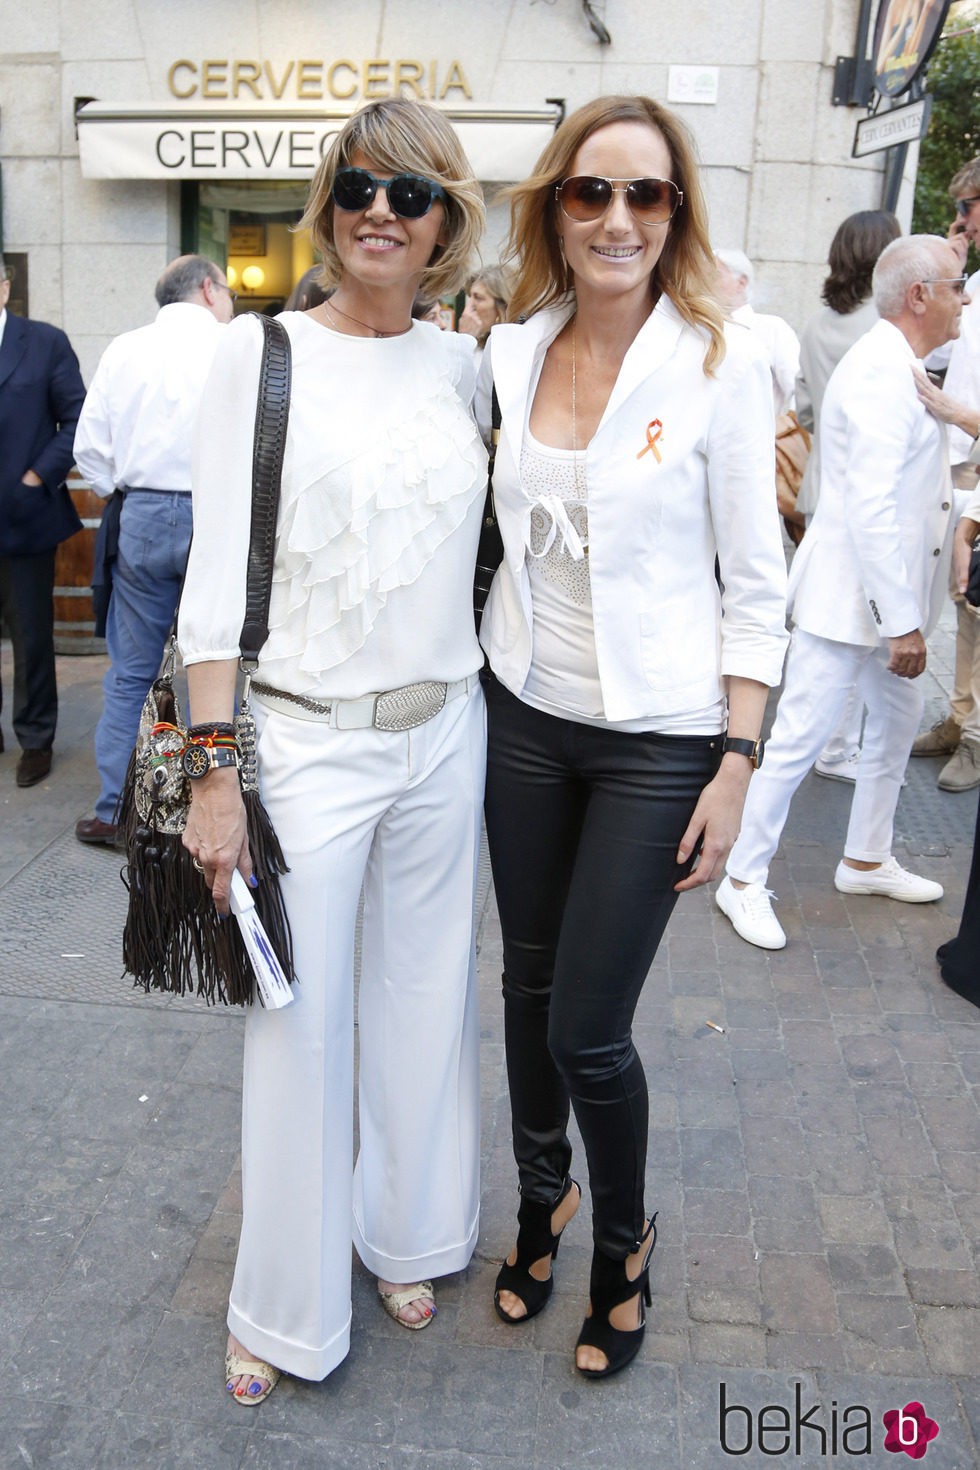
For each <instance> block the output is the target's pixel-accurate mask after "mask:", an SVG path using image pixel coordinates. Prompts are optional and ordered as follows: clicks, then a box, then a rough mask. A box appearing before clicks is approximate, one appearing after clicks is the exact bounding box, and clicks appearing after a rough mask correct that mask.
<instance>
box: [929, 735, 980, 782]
mask: <svg viewBox="0 0 980 1470" xmlns="http://www.w3.org/2000/svg"><path fill="white" fill-rule="evenodd" d="M936 785H937V786H938V787H939V789H940V791H972V790H973V789H974V788H975V787H977V786H980V740H973V739H972V738H971V737H970V736H969V735H964V736H963V739H962V740H961V741H960V743H959V745H958V746H957V748H956V750H955V751H954V752H953V754H952V755H951V756H950V758H949V760H948V761H947V762H946V764H945V765H944V766H943V768H942V770H941V771H940V772H939V779H938V781H937V782H936Z"/></svg>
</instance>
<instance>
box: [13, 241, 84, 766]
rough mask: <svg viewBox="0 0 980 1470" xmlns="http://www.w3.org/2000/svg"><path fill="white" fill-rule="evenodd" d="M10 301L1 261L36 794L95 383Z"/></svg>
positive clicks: (21, 636) (19, 593) (22, 637)
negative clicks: (59, 564) (89, 388)
mask: <svg viewBox="0 0 980 1470" xmlns="http://www.w3.org/2000/svg"><path fill="white" fill-rule="evenodd" d="M9 295H10V282H9V280H8V279H7V271H6V267H5V265H4V263H3V259H2V257H0V610H2V612H3V616H4V619H5V621H6V623H7V625H8V627H9V629H10V635H11V639H12V641H13V646H14V708H13V726H14V734H15V735H16V736H17V739H18V741H19V743H20V747H21V757H20V760H19V761H18V763H17V785H18V786H33V785H34V784H35V783H36V782H37V781H42V780H43V779H44V777H45V776H46V775H47V774H48V772H49V771H50V769H51V747H52V746H53V744H54V734H55V726H56V724H57V719H58V688H57V685H56V683H55V666H54V601H53V593H54V553H55V547H56V546H57V545H58V543H59V542H61V541H64V540H66V539H67V538H68V537H69V536H72V535H74V533H75V532H76V531H78V530H79V529H80V528H81V524H82V523H81V521H80V520H79V518H78V514H77V512H76V511H75V508H74V506H73V505H72V502H71V497H70V495H69V494H68V490H67V488H66V486H65V476H66V475H67V473H68V471H69V470H70V469H71V466H72V461H73V459H74V455H73V453H72V444H73V442H74V438H75V425H76V423H77V422H78V415H79V413H80V412H81V408H82V403H83V401H84V398H85V385H84V384H83V382H82V377H81V373H80V372H79V370H78V359H77V357H76V356H75V354H74V352H73V351H72V349H71V344H70V342H69V341H68V338H67V337H66V336H65V334H64V332H61V331H59V330H58V328H57V327H51V326H49V325H48V324H47V322H34V321H28V320H26V319H25V318H23V317H19V316H14V314H13V313H12V312H9V311H8V310H7V298H8V296H9ZM2 701H3V691H2V689H0V707H2ZM2 749H3V738H2V735H0V750H2Z"/></svg>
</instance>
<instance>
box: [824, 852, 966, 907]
mask: <svg viewBox="0 0 980 1470" xmlns="http://www.w3.org/2000/svg"><path fill="white" fill-rule="evenodd" d="M834 887H835V888H836V889H837V892H838V893H868V894H874V895H877V896H878V897H880V898H897V899H898V901H899V903H935V901H936V899H937V898H942V896H943V885H942V884H941V883H934V882H933V881H932V879H931V878H920V877H919V876H918V874H917V873H909V872H908V871H907V870H906V869H905V868H903V867H902V866H901V865H900V864H899V863H898V862H897V861H896V860H895V858H893V857H890V858H889V859H888V861H887V863H882V864H881V867H880V868H869V869H868V871H867V872H863V871H862V870H861V869H859V868H849V867H848V866H847V864H846V863H844V862H840V863H838V864H837V871H836V873H835V874H834Z"/></svg>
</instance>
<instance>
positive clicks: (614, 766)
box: [486, 678, 721, 1259]
mask: <svg viewBox="0 0 980 1470" xmlns="http://www.w3.org/2000/svg"><path fill="white" fill-rule="evenodd" d="M488 684H489V687H488V689H487V706H488V713H489V741H490V743H489V753H488V769H487V796H486V818H487V833H488V836H489V841H490V856H491V861H492V866H493V879H494V887H495V890H496V897H497V904H498V908H499V911H500V918H501V925H502V928H503V943H504V975H503V992H504V1026H505V1042H506V1050H507V1073H508V1080H509V1086H510V1101H511V1110H512V1115H513V1139H514V1153H515V1157H516V1159H517V1165H518V1173H519V1177H520V1185H521V1190H522V1193H524V1194H525V1195H526V1196H528V1197H529V1198H531V1199H535V1200H538V1201H539V1202H541V1203H549V1202H551V1201H553V1200H554V1199H555V1198H556V1196H557V1194H558V1192H559V1190H560V1189H561V1186H562V1183H563V1180H564V1178H565V1176H566V1174H567V1173H568V1171H569V1166H570V1164H571V1145H570V1143H569V1140H568V1134H567V1123H568V1110H569V1103H571V1106H572V1107H573V1108H574V1109H575V1118H576V1121H577V1123H578V1126H579V1129H580V1131H581V1134H582V1138H583V1140H584V1142H585V1151H586V1155H587V1158H588V1165H589V1184H590V1187H591V1192H592V1217H593V1239H594V1242H595V1245H596V1246H597V1248H598V1249H600V1250H601V1251H603V1252H604V1253H605V1254H606V1255H608V1256H611V1257H613V1258H614V1259H622V1258H623V1257H625V1256H626V1255H628V1254H629V1253H630V1252H631V1251H633V1250H635V1249H636V1246H637V1243H638V1241H639V1238H640V1236H641V1235H642V1233H643V1222H644V1204H643V1181H644V1173H645V1169H646V1149H647V1113H648V1108H647V1086H646V1078H645V1076H644V1073H643V1066H642V1063H641V1061H640V1058H639V1056H638V1055H637V1051H636V1048H635V1046H634V1044H633V1037H632V1023H633V1013H634V1011H635V1009H636V1004H637V1001H638V999H639V995H640V991H641V989H642V987H643V982H644V980H645V979H646V976H647V973H648V971H649V969H650V966H651V964H652V963H653V958H654V955H655V954H656V951H657V946H658V944H659V943H660V939H661V936H662V934H663V932H664V929H665V927H666V925H667V920H668V919H669V917H670V914H671V911H672V910H673V907H674V904H675V902H676V899H677V895H676V894H675V893H674V891H673V886H674V884H675V883H677V882H679V881H680V879H681V878H682V877H684V876H685V874H686V872H687V871H688V870H687V869H685V868H681V867H678V865H677V864H676V862H675V855H676V852H677V846H678V843H679V842H680V839H681V837H682V835H683V833H684V831H685V829H686V827H687V824H688V822H689V820H690V817H691V813H692V812H693V810H694V807H695V805H696V803H697V799H698V796H699V795H700V792H701V790H702V788H703V787H704V786H705V785H706V784H707V782H708V781H710V780H711V778H712V776H713V775H714V774H715V772H716V770H717V768H718V763H719V761H720V759H721V754H720V746H721V742H720V738H719V737H717V736H715V737H712V736H701V735H695V736H671V735H653V734H627V733H625V732H623V731H619V730H607V729H604V728H601V727H595V726H591V725H582V724H577V723H575V722H574V721H571V720H563V719H560V718H556V717H555V716H552V715H548V714H543V713H542V712H541V711H539V710H535V709H532V708H531V707H530V706H529V705H526V704H523V703H522V702H521V701H520V700H519V699H516V698H515V697H514V696H513V695H512V694H510V693H509V691H508V690H506V689H505V688H504V687H503V685H502V684H500V683H498V682H497V681H496V680H494V679H492V678H491V679H490V680H489V681H488Z"/></svg>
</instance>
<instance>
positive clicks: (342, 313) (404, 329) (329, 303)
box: [323, 296, 412, 337]
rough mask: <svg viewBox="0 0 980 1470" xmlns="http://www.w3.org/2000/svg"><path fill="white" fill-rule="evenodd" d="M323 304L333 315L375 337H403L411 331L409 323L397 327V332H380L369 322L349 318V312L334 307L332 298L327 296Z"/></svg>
mask: <svg viewBox="0 0 980 1470" xmlns="http://www.w3.org/2000/svg"><path fill="white" fill-rule="evenodd" d="M323 304H324V306H328V307H329V308H330V310H331V311H332V312H334V313H335V315H337V316H342V317H343V318H344V319H345V320H346V321H349V322H353V323H354V325H355V327H363V328H364V330H365V332H373V333H374V335H375V337H404V335H405V333H406V332H410V331H411V330H412V323H411V321H409V324H408V326H407V327H399V329H398V331H397V332H382V331H381V329H380V327H372V326H371V323H370V322H362V321H361V320H360V318H359V317H356V316H351V314H350V312H347V311H342V310H341V309H340V307H339V306H335V305H334V300H333V297H332V296H328V297H327V299H326V301H325V302H324V303H323Z"/></svg>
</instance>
